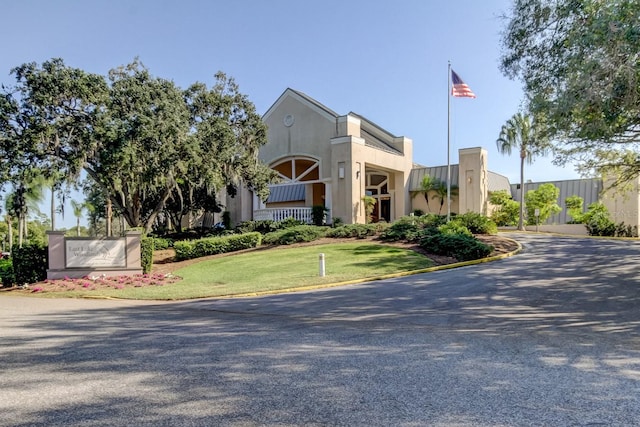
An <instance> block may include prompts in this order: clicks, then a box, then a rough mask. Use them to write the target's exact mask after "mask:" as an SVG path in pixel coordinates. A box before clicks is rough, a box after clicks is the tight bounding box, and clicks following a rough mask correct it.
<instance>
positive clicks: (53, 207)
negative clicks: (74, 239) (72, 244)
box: [51, 185, 56, 231]
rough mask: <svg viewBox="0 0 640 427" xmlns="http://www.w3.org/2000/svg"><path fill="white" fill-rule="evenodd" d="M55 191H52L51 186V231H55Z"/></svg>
mask: <svg viewBox="0 0 640 427" xmlns="http://www.w3.org/2000/svg"><path fill="white" fill-rule="evenodd" d="M55 195H56V191H55V190H54V189H53V185H52V186H51V231H55V230H56V202H55Z"/></svg>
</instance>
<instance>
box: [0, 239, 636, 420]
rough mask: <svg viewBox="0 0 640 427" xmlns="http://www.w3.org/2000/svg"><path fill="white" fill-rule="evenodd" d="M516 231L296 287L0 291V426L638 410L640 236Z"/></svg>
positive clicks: (541, 415)
mask: <svg viewBox="0 0 640 427" xmlns="http://www.w3.org/2000/svg"><path fill="white" fill-rule="evenodd" d="M514 237H516V238H517V239H518V240H519V241H521V242H522V243H523V246H524V250H523V252H522V254H520V255H517V256H515V257H512V258H508V259H505V260H502V261H497V262H493V263H487V264H480V265H476V266H470V267H465V268H460V269H455V270H447V271H441V272H436V273H428V274H422V275H416V276H410V277H403V278H398V279H391V280H384V281H377V282H372V283H366V284H361V285H354V286H346V287H341V288H332V289H325V290H319V291H312V292H304V293H296V294H286V295H274V296H269V297H260V298H243V299H234V300H199V301H190V302H178V303H138V302H127V301H95V300H48V299H35V298H16V297H11V296H6V295H3V296H0V325H1V326H0V327H1V332H0V369H1V371H0V390H2V399H0V425H1V426H5V425H7V426H54V425H60V426H62V425H65V426H72V425H78V426H105V425H109V426H125V425H126V426H129V425H137V426H141V425H149V426H186V425H189V426H212V425H223V426H254V425H269V426H292V425H296V426H297V425H305V426H309V425H317V426H327V425H331V426H334V425H339V426H342V425H344V426H392V425H393V426H423V425H426V426H529V425H531V426H549V425H554V426H598V425H603V426H605V425H606V426H612V425H616V426H624V425H640V276H639V274H638V273H639V272H640V267H639V266H638V262H639V261H640V242H637V241H613V240H600V239H577V238H562V237H551V236H545V235H540V236H538V235H531V234H523V235H514ZM213 274H214V273H213Z"/></svg>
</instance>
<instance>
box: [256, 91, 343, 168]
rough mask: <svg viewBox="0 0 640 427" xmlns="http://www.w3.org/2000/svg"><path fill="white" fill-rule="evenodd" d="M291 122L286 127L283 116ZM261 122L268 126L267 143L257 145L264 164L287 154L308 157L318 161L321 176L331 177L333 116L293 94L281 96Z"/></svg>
mask: <svg viewBox="0 0 640 427" xmlns="http://www.w3.org/2000/svg"><path fill="white" fill-rule="evenodd" d="M289 115H290V116H292V117H293V120H294V121H293V124H292V125H291V126H289V127H287V126H285V124H284V119H285V117H286V116H289ZM264 121H265V123H266V125H267V127H268V131H267V140H268V141H269V142H268V143H267V144H266V145H264V146H263V147H261V148H260V153H259V158H260V159H261V160H262V161H264V162H265V163H267V164H271V163H273V162H275V161H277V160H279V159H282V158H285V157H290V156H309V157H313V158H315V159H318V160H320V177H321V179H322V178H328V177H329V176H331V164H330V163H329V162H327V159H330V157H331V146H330V144H329V143H328V141H329V140H330V139H331V138H333V137H335V136H336V122H335V119H334V118H332V117H330V116H329V115H328V114H323V113H322V112H319V111H318V110H317V109H313V108H311V107H310V106H309V105H308V104H306V103H304V102H301V101H300V100H299V99H296V98H295V97H294V96H288V97H285V98H283V99H282V100H281V101H280V103H279V104H278V105H277V106H276V107H275V108H272V109H271V110H270V113H269V115H268V116H265V118H264Z"/></svg>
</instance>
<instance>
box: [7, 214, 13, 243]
mask: <svg viewBox="0 0 640 427" xmlns="http://www.w3.org/2000/svg"><path fill="white" fill-rule="evenodd" d="M7 232H8V233H9V252H11V248H12V247H13V224H12V220H11V217H10V216H8V217H7Z"/></svg>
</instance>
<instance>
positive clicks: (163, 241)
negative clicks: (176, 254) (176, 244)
mask: <svg viewBox="0 0 640 427" xmlns="http://www.w3.org/2000/svg"><path fill="white" fill-rule="evenodd" d="M172 246H173V240H171V239H167V238H165V237H153V250H154V251H163V250H165V249H169V248H170V247H172Z"/></svg>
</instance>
